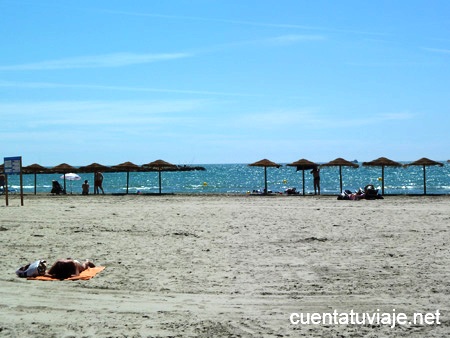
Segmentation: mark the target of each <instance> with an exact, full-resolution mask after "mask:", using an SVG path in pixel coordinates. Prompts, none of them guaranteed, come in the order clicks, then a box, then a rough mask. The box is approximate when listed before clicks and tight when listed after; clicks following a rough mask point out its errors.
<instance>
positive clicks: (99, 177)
mask: <svg viewBox="0 0 450 338" xmlns="http://www.w3.org/2000/svg"><path fill="white" fill-rule="evenodd" d="M99 189H100V190H101V191H102V194H103V195H104V194H105V192H104V191H103V174H102V173H101V172H99V171H97V172H96V173H95V174H94V195H95V194H99V193H100V192H99Z"/></svg>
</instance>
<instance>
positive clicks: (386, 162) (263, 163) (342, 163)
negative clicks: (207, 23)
mask: <svg viewBox="0 0 450 338" xmlns="http://www.w3.org/2000/svg"><path fill="white" fill-rule="evenodd" d="M448 162H450V160H449V161H448ZM287 165H288V166H291V167H297V171H298V170H301V171H302V179H303V195H305V170H311V169H313V168H316V167H339V178H340V180H339V183H340V191H342V167H352V168H358V167H359V165H358V164H356V163H354V162H351V161H347V160H345V159H343V158H340V157H339V158H337V159H335V160H333V161H330V162H328V163H324V164H320V165H319V164H317V163H314V162H311V161H308V160H306V159H300V160H298V161H295V162H292V163H289V164H287ZM362 165H363V166H372V167H381V193H382V194H383V195H384V168H385V167H404V166H415V165H418V166H422V167H423V193H424V194H425V195H426V193H427V184H426V169H425V168H426V167H427V166H435V165H437V166H441V167H442V166H443V165H444V164H443V163H441V162H437V161H433V160H430V159H428V158H426V157H423V158H421V159H419V160H417V161H414V162H411V163H408V164H405V165H404V164H401V163H399V162H395V161H393V160H390V159H388V158H386V157H380V158H377V159H375V160H373V161H370V162H363V163H362ZM250 166H253V167H264V188H265V190H264V192H265V193H267V191H268V190H267V168H268V167H276V168H279V167H280V166H281V165H280V164H277V163H275V162H272V161H269V160H267V159H263V160H260V161H258V162H255V163H252V164H250Z"/></svg>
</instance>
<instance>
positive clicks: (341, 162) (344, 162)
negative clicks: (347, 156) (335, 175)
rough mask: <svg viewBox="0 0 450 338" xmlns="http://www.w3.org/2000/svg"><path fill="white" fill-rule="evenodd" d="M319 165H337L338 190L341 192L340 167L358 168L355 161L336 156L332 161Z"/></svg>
mask: <svg viewBox="0 0 450 338" xmlns="http://www.w3.org/2000/svg"><path fill="white" fill-rule="evenodd" d="M321 167H339V186H340V189H341V190H340V191H341V192H342V167H352V168H358V167H359V165H358V164H356V163H353V162H350V161H347V160H344V159H343V158H341V157H338V158H336V159H334V160H333V161H330V162H328V163H324V164H322V165H321Z"/></svg>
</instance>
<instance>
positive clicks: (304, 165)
mask: <svg viewBox="0 0 450 338" xmlns="http://www.w3.org/2000/svg"><path fill="white" fill-rule="evenodd" d="M288 166H289V167H297V171H299V170H301V171H302V179H303V196H305V170H311V169H314V168H316V167H317V166H318V165H317V163H314V162H311V161H308V160H305V159H304V158H302V159H300V160H298V161H295V162H292V163H289V164H288Z"/></svg>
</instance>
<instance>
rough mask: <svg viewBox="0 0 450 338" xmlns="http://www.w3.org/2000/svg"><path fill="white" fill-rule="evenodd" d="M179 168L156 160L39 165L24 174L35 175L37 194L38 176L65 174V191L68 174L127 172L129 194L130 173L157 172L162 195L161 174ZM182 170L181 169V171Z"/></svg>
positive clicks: (24, 171) (31, 166)
mask: <svg viewBox="0 0 450 338" xmlns="http://www.w3.org/2000/svg"><path fill="white" fill-rule="evenodd" d="M178 169H179V167H178V166H177V165H175V164H171V163H169V162H166V161H163V160H156V161H153V162H150V163H147V164H144V165H142V166H139V165H137V164H134V163H132V162H123V163H120V164H118V165H114V166H111V167H108V166H105V165H102V164H99V163H95V162H94V163H91V164H89V165H86V166H82V167H79V168H77V167H74V166H71V165H70V164H67V163H61V164H59V165H57V166H54V167H52V168H46V167H43V166H41V165H39V164H37V163H34V164H31V165H28V166H25V167H23V168H22V172H23V173H24V174H34V193H35V194H36V175H37V174H46V173H48V174H51V173H59V174H64V190H65V189H66V180H65V175H66V174H68V173H95V172H99V171H100V172H126V173H127V189H126V193H127V194H128V187H129V182H130V172H136V171H157V172H158V173H159V175H158V178H159V193H160V194H161V172H162V171H166V170H167V171H175V170H178ZM180 170H181V169H180ZM2 171H3V170H2Z"/></svg>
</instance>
